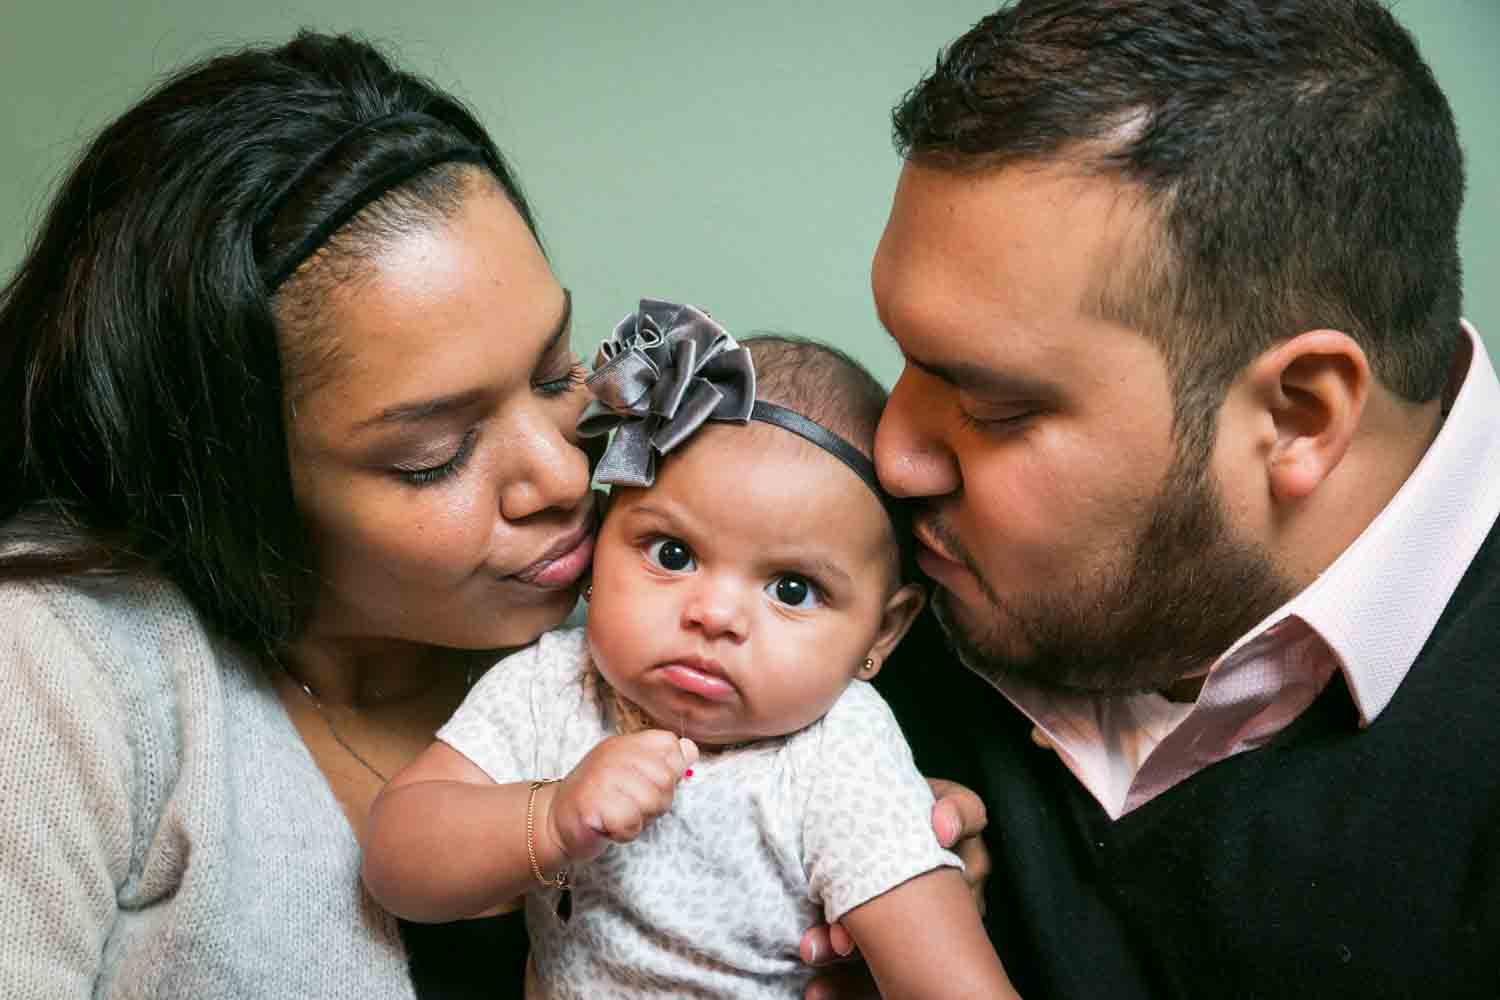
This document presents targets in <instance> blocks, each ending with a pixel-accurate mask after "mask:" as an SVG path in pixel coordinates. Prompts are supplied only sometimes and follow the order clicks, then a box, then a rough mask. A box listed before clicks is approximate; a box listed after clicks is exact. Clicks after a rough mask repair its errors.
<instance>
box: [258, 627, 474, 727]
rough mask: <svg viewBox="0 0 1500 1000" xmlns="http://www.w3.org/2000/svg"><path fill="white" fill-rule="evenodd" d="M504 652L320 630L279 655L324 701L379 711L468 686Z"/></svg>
mask: <svg viewBox="0 0 1500 1000" xmlns="http://www.w3.org/2000/svg"><path fill="white" fill-rule="evenodd" d="M498 655H499V654H498V653H496V652H488V651H486V652H474V651H469V650H455V649H445V648H442V647H439V646H427V645H422V644H418V643H411V642H404V641H398V640H389V639H385V640H376V639H368V638H347V637H328V636H318V635H315V634H314V635H306V636H303V637H302V638H300V639H298V640H297V641H296V642H294V643H292V645H291V646H290V647H288V648H287V649H285V650H282V651H281V652H280V653H279V654H278V659H279V660H280V662H281V665H282V667H283V668H285V670H286V672H287V673H288V674H290V675H291V677H292V679H293V680H295V681H296V682H297V683H298V684H299V685H302V686H304V687H306V688H307V689H308V690H309V691H310V692H312V693H313V694H314V695H315V696H316V697H317V699H318V701H319V702H320V703H321V704H323V705H329V706H335V705H336V706H347V707H351V708H366V709H376V708H380V707H386V706H392V705H400V704H406V703H412V702H420V701H423V700H426V699H428V698H430V697H431V696H433V695H434V694H436V693H437V692H438V691H439V690H446V689H448V688H451V687H453V686H454V685H455V684H461V685H462V686H463V687H464V688H465V689H466V688H467V687H468V682H469V681H471V680H472V679H474V678H475V677H477V676H478V674H479V672H481V671H482V670H483V669H484V668H485V667H486V666H488V665H489V664H490V663H492V662H494V660H495V659H496V657H497V656H498Z"/></svg>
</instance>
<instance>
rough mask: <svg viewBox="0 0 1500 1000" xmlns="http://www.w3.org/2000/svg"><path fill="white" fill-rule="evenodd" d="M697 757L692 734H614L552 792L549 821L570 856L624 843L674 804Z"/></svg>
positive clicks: (584, 857)
mask: <svg viewBox="0 0 1500 1000" xmlns="http://www.w3.org/2000/svg"><path fill="white" fill-rule="evenodd" d="M697 759H698V747H697V745H696V744H694V743H693V741H692V740H688V739H679V738H678V737H677V736H675V735H674V734H672V733H669V732H667V731H666V730H664V729H650V730H647V731H645V732H641V733H632V734H630V735H629V736H612V737H610V738H609V739H607V740H605V741H604V742H603V743H600V744H599V745H598V746H596V747H595V748H594V749H593V750H591V751H589V754H588V756H586V757H584V758H583V760H581V761H579V762H578V766H577V767H575V768H573V771H572V773H571V774H569V775H568V776H567V777H566V778H564V779H563V781H562V783H561V784H560V785H559V786H558V789H557V792H556V794H555V795H554V796H553V798H552V802H551V805H550V808H549V809H548V814H547V825H548V828H549V830H550V831H551V833H552V835H553V837H554V838H555V839H556V841H557V844H558V846H560V847H561V848H562V852H563V854H564V855H565V856H566V857H567V858H568V859H569V860H571V861H589V860H592V859H593V858H596V857H598V856H599V855H600V854H601V853H603V851H604V849H605V848H606V847H608V846H609V844H610V842H611V841H613V842H615V843H621V844H623V843H627V842H629V841H632V840H634V839H635V838H636V837H639V836H640V835H641V831H642V830H644V829H645V828H646V824H647V823H650V822H651V821H652V820H654V819H656V818H657V817H658V816H660V815H661V814H662V813H664V812H666V811H667V810H668V809H669V808H671V805H672V797H673V795H674V793H675V792H676V790H677V783H678V782H679V781H681V780H682V776H683V774H684V772H685V771H686V770H687V769H688V768H689V767H690V766H691V765H692V764H693V762H694V761H696V760H697Z"/></svg>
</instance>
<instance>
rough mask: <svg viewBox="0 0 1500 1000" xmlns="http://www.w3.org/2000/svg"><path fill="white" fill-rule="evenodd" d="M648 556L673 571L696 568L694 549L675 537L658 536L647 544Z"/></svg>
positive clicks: (683, 571)
mask: <svg viewBox="0 0 1500 1000" xmlns="http://www.w3.org/2000/svg"><path fill="white" fill-rule="evenodd" d="M646 558H647V559H650V560H651V561H652V562H654V563H656V565H658V566H660V567H661V568H662V569H664V570H667V571H669V572H672V573H686V572H687V571H688V570H690V569H693V568H694V563H693V550H692V549H690V548H688V547H687V546H686V545H684V544H683V543H682V542H680V541H678V540H677V539H675V538H658V539H656V540H655V541H653V542H652V543H651V544H650V545H648V546H646Z"/></svg>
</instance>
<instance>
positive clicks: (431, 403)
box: [354, 288, 573, 432]
mask: <svg viewBox="0 0 1500 1000" xmlns="http://www.w3.org/2000/svg"><path fill="white" fill-rule="evenodd" d="M572 322H573V293H572V292H571V291H569V290H568V289H566V288H564V289H563V307H562V314H561V315H560V316H559V317H558V319H557V325H556V326H554V327H553V328H552V332H550V333H549V334H547V342H546V343H545V344H543V345H542V349H541V351H540V353H538V354H537V357H538V358H545V357H547V356H548V355H549V354H551V353H552V352H553V351H555V350H557V345H558V344H560V343H562V341H563V340H564V339H565V338H566V337H567V336H568V328H569V327H570V326H571V325H572ZM484 394H485V390H483V389H467V390H465V391H463V392H456V393H453V394H452V395H451V396H438V397H436V398H433V399H419V400H417V401H415V402H411V403H400V404H398V405H396V406H391V407H387V408H386V409H384V410H381V411H380V412H379V413H377V414H375V415H374V416H373V417H369V418H367V419H365V420H361V421H360V422H359V423H357V424H355V425H354V430H355V431H356V432H358V431H363V430H366V429H368V428H370V427H373V426H376V425H380V426H387V425H390V424H412V423H420V422H422V421H424V420H431V419H433V418H435V417H442V416H446V415H448V414H450V413H452V412H454V411H455V410H462V409H464V407H467V406H472V405H473V404H474V403H475V402H477V401H478V400H479V399H480V397H482V396H483V395H484Z"/></svg>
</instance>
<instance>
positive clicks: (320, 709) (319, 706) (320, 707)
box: [281, 666, 391, 785]
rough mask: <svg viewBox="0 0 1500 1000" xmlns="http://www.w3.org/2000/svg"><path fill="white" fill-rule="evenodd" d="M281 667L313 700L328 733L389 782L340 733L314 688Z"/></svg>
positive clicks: (349, 752)
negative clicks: (314, 692)
mask: <svg viewBox="0 0 1500 1000" xmlns="http://www.w3.org/2000/svg"><path fill="white" fill-rule="evenodd" d="M281 669H282V670H285V671H286V675H287V676H288V677H290V678H291V679H292V683H294V684H296V685H297V686H298V687H299V688H301V689H302V693H303V694H305V695H307V700H308V701H310V702H312V707H313V711H314V712H317V713H318V718H320V719H322V720H323V725H325V726H327V727H328V735H329V736H332V737H333V741H334V742H335V743H337V744H338V745H339V746H341V747H343V748H344V751H345V752H346V753H347V754H348V755H349V756H350V757H353V758H354V759H355V760H357V761H359V763H360V764H361V765H362V766H363V767H364V769H365V770H366V771H369V772H370V773H371V774H373V775H375V777H377V778H379V779H380V783H381V784H382V785H384V784H386V783H387V782H389V781H390V780H391V779H390V778H387V777H386V776H385V773H384V772H383V771H381V770H380V768H378V767H376V766H375V765H374V764H371V763H370V762H369V761H368V760H365V756H364V754H362V753H360V752H359V751H358V750H356V749H354V747H353V745H351V744H350V743H349V741H348V740H346V739H344V737H343V735H342V734H341V733H339V729H338V727H337V726H335V725H334V724H333V719H332V718H330V717H329V715H328V713H327V712H325V711H323V702H322V701H320V700H319V699H318V696H317V695H315V694H313V689H312V688H310V687H308V686H307V685H306V684H305V683H303V682H302V681H300V680H298V679H297V678H296V676H295V675H293V673H292V672H291V671H290V670H287V669H286V667H284V666H283V667H282V668H281Z"/></svg>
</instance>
